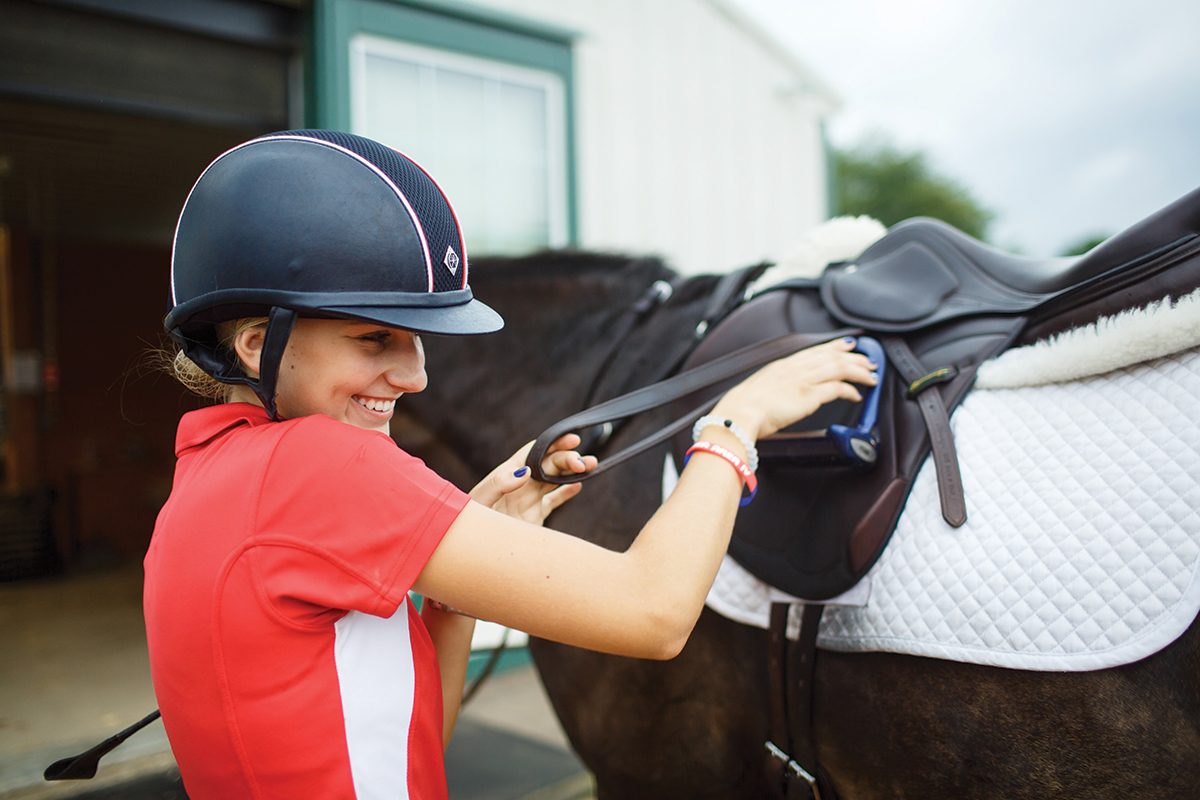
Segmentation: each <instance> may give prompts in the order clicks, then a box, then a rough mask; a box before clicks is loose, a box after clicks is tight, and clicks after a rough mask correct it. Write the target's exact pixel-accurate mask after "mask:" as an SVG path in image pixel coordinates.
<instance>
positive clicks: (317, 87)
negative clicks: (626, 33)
mask: <svg viewBox="0 0 1200 800" xmlns="http://www.w3.org/2000/svg"><path fill="white" fill-rule="evenodd" d="M313 29H314V32H313V37H312V58H311V59H310V62H311V64H312V80H311V81H310V85H311V86H312V94H313V96H312V97H311V98H310V100H311V102H310V103H309V104H308V106H307V107H308V108H309V109H311V112H310V114H309V120H310V123H311V124H312V125H314V126H315V127H318V128H326V129H330V130H342V131H348V130H350V126H351V117H350V40H351V39H352V38H354V36H355V35H356V34H359V33H367V34H373V35H376V36H385V37H389V38H393V39H399V40H402V41H406V42H411V43H413V44H419V45H424V46H426V47H436V48H440V49H443V50H449V51H453V52H458V53H462V54H465V55H470V56H476V57H479V58H488V59H492V60H494V61H503V62H505V63H509V64H517V65H520V66H524V67H530V68H533V69H540V70H545V71H547V72H553V73H555V74H557V75H558V76H559V77H560V78H561V79H562V82H563V90H564V98H563V106H564V109H563V115H564V117H565V125H566V130H565V131H564V137H565V151H566V152H565V157H566V162H567V163H566V172H567V175H566V181H567V238H568V243H569V244H571V245H577V244H578V242H579V223H578V216H579V214H578V201H577V197H576V196H577V194H578V191H577V182H578V176H577V170H576V164H575V160H576V153H575V69H574V55H573V53H572V49H571V47H572V43H573V42H574V40H575V39H576V38H578V36H579V34H577V33H576V32H574V31H568V30H566V29H563V28H556V27H553V26H550V25H545V24H542V23H538V22H534V21H531V20H527V19H525V18H522V17H517V16H514V15H511V14H505V13H502V12H497V11H494V10H491V9H485V8H480V7H478V6H475V5H472V4H469V3H464V2H460V0H314V2H313Z"/></svg>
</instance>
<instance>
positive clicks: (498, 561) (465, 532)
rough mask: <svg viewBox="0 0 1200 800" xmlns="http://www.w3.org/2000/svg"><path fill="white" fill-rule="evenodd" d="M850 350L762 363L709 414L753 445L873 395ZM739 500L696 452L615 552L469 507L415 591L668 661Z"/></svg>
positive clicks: (714, 461) (537, 632)
mask: <svg viewBox="0 0 1200 800" xmlns="http://www.w3.org/2000/svg"><path fill="white" fill-rule="evenodd" d="M852 347H853V343H852V342H851V341H846V340H838V341H835V342H829V343H826V344H823V345H819V346H817V347H813V348H809V349H808V350H803V351H801V352H799V353H796V354H794V355H792V356H789V357H788V358H786V359H782V360H780V361H777V362H775V363H773V364H770V365H768V366H767V367H764V368H763V369H762V370H760V371H758V372H757V373H755V374H754V375H752V376H751V377H750V378H748V379H747V380H746V381H743V382H742V383H741V384H738V385H737V386H735V387H734V388H733V389H731V390H730V391H729V392H728V393H727V394H726V395H725V396H724V397H723V398H722V399H721V401H720V402H719V403H718V404H717V407H716V408H715V409H714V411H713V413H715V414H717V415H719V416H724V417H728V418H730V419H732V420H734V421H735V422H737V423H738V424H739V425H740V426H741V427H742V428H743V429H744V430H745V431H746V432H747V433H748V434H749V435H750V436H751V437H752V438H756V439H757V438H760V437H762V436H766V435H768V434H770V433H773V432H774V431H776V430H779V429H780V428H783V427H786V426H787V425H790V424H792V423H793V422H795V421H797V420H799V419H802V418H804V417H806V416H808V415H809V414H811V413H812V412H813V411H815V410H816V409H817V408H818V407H819V406H821V405H823V404H824V403H827V402H829V401H831V400H834V399H836V398H845V399H848V400H852V401H856V400H859V399H861V398H860V395H859V393H858V390H857V389H855V388H854V387H853V386H852V385H851V383H857V384H865V385H870V384H873V383H874V382H875V376H874V372H873V365H872V364H871V363H870V362H869V361H868V360H867V358H866V357H865V356H862V355H860V354H856V353H851V352H849V351H850V349H851V348H852ZM701 438H703V439H706V440H709V441H712V442H714V443H717V444H720V445H722V446H724V447H726V448H729V449H730V450H732V451H733V452H735V453H738V454H739V455H740V456H742V457H743V458H744V457H745V455H746V453H745V449H744V448H743V446H742V444H741V443H740V442H739V441H738V439H737V437H736V436H734V435H733V434H732V433H731V432H730V431H728V430H726V429H725V428H723V427H721V426H710V427H708V428H705V430H704V431H703V433H702V436H701ZM577 485H578V484H576V485H575V486H577ZM563 488H568V487H563ZM741 489H742V481H741V478H740V476H739V475H738V474H737V473H736V472H735V471H734V470H733V468H732V467H731V466H730V465H729V464H728V463H726V462H725V461H724V460H722V459H720V458H717V457H715V456H710V455H708V454H704V453H697V454H696V455H695V456H694V457H693V458H692V459H691V461H690V462H689V463H688V466H687V467H686V468H685V469H684V470H683V473H682V475H681V476H680V480H679V484H678V485H677V486H676V488H675V491H674V492H673V493H672V494H671V496H670V497H669V498H668V499H667V501H666V502H665V503H664V504H663V505H662V507H661V508H660V509H659V510H658V512H657V513H655V515H654V516H653V517H652V518H651V519H650V521H649V522H648V523H647V524H646V526H645V527H644V528H643V529H642V531H641V533H639V534H638V537H637V539H636V540H635V541H634V542H633V544H632V545H630V547H629V549H628V550H627V551H625V552H624V553H617V552H613V551H610V550H606V549H604V548H602V547H598V546H596V545H593V544H591V543H589V542H585V541H583V540H582V539H578V538H575V537H573V536H568V535H564V534H562V533H558V532H555V531H551V530H546V529H544V528H541V527H538V526H535V525H531V524H528V523H526V522H523V521H521V520H518V519H514V518H511V517H508V516H505V515H503V514H500V513H497V512H496V511H495V510H493V509H490V508H487V507H485V506H483V505H480V504H476V503H470V504H468V505H467V507H466V508H465V509H463V511H462V513H461V514H460V515H459V517H458V519H457V520H456V521H455V522H454V524H453V525H451V527H450V530H449V531H448V532H447V533H446V536H445V537H444V538H443V539H442V542H441V544H440V545H439V546H438V548H437V549H436V550H435V551H434V554H433V556H432V557H431V558H430V559H429V561H428V563H427V564H426V565H425V569H424V570H423V571H422V573H421V575H420V577H419V578H418V580H417V590H418V591H420V592H422V593H423V594H426V593H427V594H429V595H431V596H433V597H436V598H438V599H439V600H441V601H442V602H444V603H447V604H448V605H452V606H455V607H457V608H461V609H463V610H464V611H466V612H467V613H470V614H472V615H474V616H477V617H480V618H482V619H490V620H493V621H495V622H499V623H500V624H502V625H507V626H509V627H512V628H517V629H518V630H523V631H526V632H528V633H529V634H531V635H534V636H540V637H542V638H546V639H551V640H554V641H558V642H563V643H565V644H570V645H575V646H577V647H585V648H589V649H592V650H600V651H603V652H608V653H615V654H618V655H628V656H636V657H641V658H658V659H667V658H672V657H674V656H675V655H676V654H678V652H679V651H680V650H681V649H682V648H683V645H684V643H685V642H686V641H687V638H688V636H689V635H690V633H691V630H692V627H693V626H694V625H695V623H696V619H697V618H698V617H699V615H700V611H701V609H702V608H703V606H704V598H705V597H706V596H707V594H708V590H709V588H710V587H711V586H712V582H713V580H714V578H715V577H716V573H717V569H718V567H719V566H720V563H721V558H722V556H723V555H724V553H725V550H726V548H727V547H728V544H729V537H730V534H731V533H732V530H733V521H734V517H735V515H736V513H737V502H738V498H739V497H740V496H741ZM554 491H561V490H554ZM552 495H553V492H548V493H547V494H546V497H550V496H552Z"/></svg>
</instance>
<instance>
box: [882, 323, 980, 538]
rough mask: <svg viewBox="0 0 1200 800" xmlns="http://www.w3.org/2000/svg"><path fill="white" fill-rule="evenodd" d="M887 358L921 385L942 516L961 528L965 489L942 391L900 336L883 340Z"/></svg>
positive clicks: (964, 518)
mask: <svg viewBox="0 0 1200 800" xmlns="http://www.w3.org/2000/svg"><path fill="white" fill-rule="evenodd" d="M883 348H884V350H885V351H887V355H888V360H889V361H891V363H892V366H893V367H895V368H896V370H897V371H898V372H899V373H900V376H901V377H902V378H904V380H905V382H906V383H908V384H909V386H910V387H916V386H920V387H921V389H920V390H919V391H917V392H916V397H915V399H916V401H917V403H918V405H919V406H920V408H921V416H922V417H923V418H924V419H925V428H926V430H927V431H928V432H929V441H930V444H931V445H932V447H933V465H934V469H936V470H937V479H938V497H939V498H940V499H941V503H942V517H943V518H944V519H945V520H946V522H947V523H949V524H950V525H951V526H952V527H955V528H959V527H962V525H963V524H964V523H965V522H966V521H967V499H966V495H965V493H964V492H963V484H962V473H961V472H960V470H959V468H958V451H957V449H956V448H955V447H954V433H953V432H952V431H951V430H950V413H949V412H948V411H947V410H946V404H945V403H943V402H942V395H941V392H938V391H930V389H933V388H934V387H935V386H936V385H937V382H936V381H925V379H926V378H928V377H929V376H930V375H931V374H932V373H931V371H930V370H928V369H926V368H925V367H924V366H923V365H922V364H921V360H920V359H919V358H917V356H916V354H914V353H913V351H912V349H911V348H910V347H909V346H908V345H907V344H905V342H904V340H903V339H900V338H887V339H884V340H883Z"/></svg>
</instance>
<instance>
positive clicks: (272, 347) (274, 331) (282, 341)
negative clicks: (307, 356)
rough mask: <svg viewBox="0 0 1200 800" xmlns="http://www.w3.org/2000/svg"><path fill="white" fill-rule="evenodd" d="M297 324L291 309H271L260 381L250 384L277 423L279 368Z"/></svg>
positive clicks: (261, 358) (259, 374) (264, 340)
mask: <svg viewBox="0 0 1200 800" xmlns="http://www.w3.org/2000/svg"><path fill="white" fill-rule="evenodd" d="M295 322H296V312H295V311H292V310H291V309H290V308H279V307H278V306H276V307H274V308H272V309H271V313H270V314H269V315H268V316H267V332H266V334H265V335H264V337H263V349H262V354H261V356H260V357H259V361H258V366H259V372H258V380H257V381H255V382H254V383H252V384H250V388H252V389H253V390H254V393H255V394H256V395H258V399H259V401H261V402H262V404H263V408H265V409H266V410H267V413H268V414H270V415H271V419H273V420H275V421H276V422H278V421H279V411H278V409H276V407H275V389H276V385H277V384H278V382H279V367H280V364H282V363H283V351H284V350H286V349H287V343H288V337H289V336H291V334H292V326H293V325H294V324H295Z"/></svg>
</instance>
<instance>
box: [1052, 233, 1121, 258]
mask: <svg viewBox="0 0 1200 800" xmlns="http://www.w3.org/2000/svg"><path fill="white" fill-rule="evenodd" d="M1109 236H1110V234H1107V233H1091V234H1088V235H1087V236H1084V237H1082V238H1080V239H1079V240H1078V241H1076V242H1075V243H1073V244H1069V245H1067V246H1066V247H1064V248H1063V251H1062V252H1061V253H1059V255H1060V256H1081V255H1083V254H1084V253H1086V252H1088V251H1089V250H1091V249H1092V248H1093V247H1095V246H1096V245H1098V244H1100V243H1101V242H1103V241H1104V240H1105V239H1107V238H1108V237H1109Z"/></svg>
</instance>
